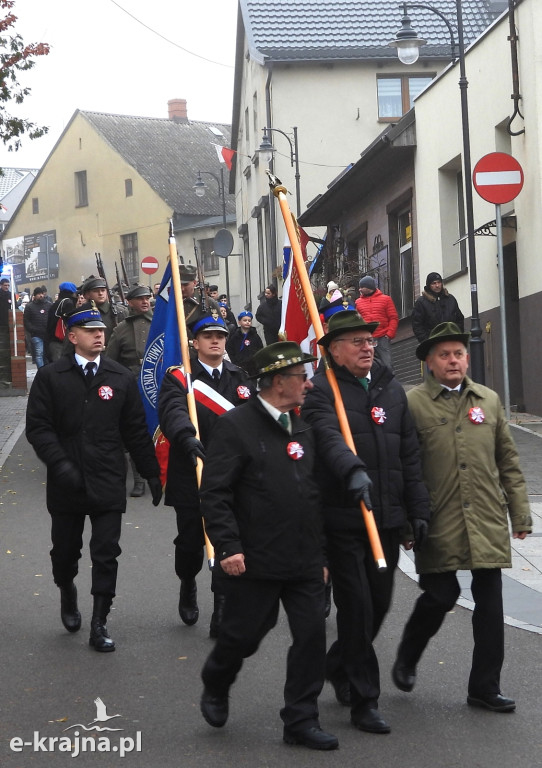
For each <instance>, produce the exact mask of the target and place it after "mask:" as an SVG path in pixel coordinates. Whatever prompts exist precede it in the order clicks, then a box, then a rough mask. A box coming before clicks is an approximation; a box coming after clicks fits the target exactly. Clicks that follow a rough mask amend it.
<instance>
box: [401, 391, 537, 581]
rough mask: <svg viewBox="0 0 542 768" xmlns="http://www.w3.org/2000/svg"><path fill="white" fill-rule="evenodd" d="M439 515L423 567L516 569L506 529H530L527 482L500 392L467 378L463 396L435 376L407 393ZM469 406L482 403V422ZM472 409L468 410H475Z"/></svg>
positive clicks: (419, 565) (421, 556) (422, 555)
mask: <svg viewBox="0 0 542 768" xmlns="http://www.w3.org/2000/svg"><path fill="white" fill-rule="evenodd" d="M407 397H408V405H409V408H410V411H411V413H412V416H413V419H414V422H415V424H416V431H417V433H418V439H419V442H420V450H421V458H422V466H423V476H424V481H425V484H426V485H427V488H428V490H429V493H430V496H431V505H432V509H433V514H432V517H431V520H430V522H429V537H428V539H427V542H426V543H425V544H424V546H423V550H422V551H421V552H418V553H417V554H416V570H417V571H418V573H440V572H443V571H456V570H473V569H477V568H510V567H511V566H512V562H511V548H510V534H509V530H508V517H507V514H508V515H510V520H511V527H512V531H514V532H519V531H527V532H529V533H530V532H531V516H530V508H529V500H528V497H527V488H526V485H525V480H524V478H523V475H522V473H521V470H520V467H519V458H518V454H517V450H516V445H515V443H514V440H513V438H512V435H511V434H510V429H509V427H508V424H507V422H506V419H505V416H504V411H503V408H502V405H501V402H500V400H499V397H498V395H497V393H496V392H493V390H491V389H488V388H487V387H484V386H482V385H480V384H476V383H474V382H473V381H471V380H470V379H469V378H468V377H467V378H465V381H464V388H463V390H462V392H461V394H459V393H457V392H449V391H448V390H446V389H443V388H442V387H441V386H440V384H439V383H438V382H437V381H436V380H435V379H434V378H433V377H430V378H428V379H427V381H425V382H424V383H423V384H421V385H420V386H418V387H415V388H414V389H412V390H410V392H408V394H407ZM471 408H480V409H481V413H479V418H480V421H479V422H477V421H476V413H472V412H471ZM469 414H470V415H469Z"/></svg>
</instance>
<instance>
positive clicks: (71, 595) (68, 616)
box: [60, 581, 81, 632]
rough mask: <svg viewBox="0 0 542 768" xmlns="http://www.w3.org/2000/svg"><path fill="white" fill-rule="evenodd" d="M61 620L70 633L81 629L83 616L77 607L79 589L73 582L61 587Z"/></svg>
mask: <svg viewBox="0 0 542 768" xmlns="http://www.w3.org/2000/svg"><path fill="white" fill-rule="evenodd" d="M60 618H61V619H62V623H63V624H64V626H65V628H66V629H67V630H68V632H77V631H78V630H80V629H81V614H80V613H79V609H78V607H77V587H76V586H75V584H74V583H73V581H71V582H70V583H69V584H66V586H65V587H60Z"/></svg>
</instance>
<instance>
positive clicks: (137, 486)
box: [130, 459, 145, 498]
mask: <svg viewBox="0 0 542 768" xmlns="http://www.w3.org/2000/svg"><path fill="white" fill-rule="evenodd" d="M130 464H131V465H132V474H133V476H134V487H133V488H132V491H131V493H130V496H133V497H134V498H139V497H140V496H144V495H145V480H144V479H143V478H142V477H141V475H140V474H139V472H138V471H137V469H136V465H135V462H134V461H133V459H130Z"/></svg>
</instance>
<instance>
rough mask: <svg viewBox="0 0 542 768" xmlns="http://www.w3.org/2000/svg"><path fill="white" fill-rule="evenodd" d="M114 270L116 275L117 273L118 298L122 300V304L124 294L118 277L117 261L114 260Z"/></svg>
mask: <svg viewBox="0 0 542 768" xmlns="http://www.w3.org/2000/svg"><path fill="white" fill-rule="evenodd" d="M115 272H116V275H117V285H118V287H119V295H120V300H121V301H122V303H123V304H124V305H126V297H125V295H124V289H123V287H122V281H121V279H120V275H119V268H118V265H117V262H115Z"/></svg>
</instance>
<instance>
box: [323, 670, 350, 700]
mask: <svg viewBox="0 0 542 768" xmlns="http://www.w3.org/2000/svg"><path fill="white" fill-rule="evenodd" d="M327 680H328V681H329V682H330V683H331V685H332V686H333V690H334V691H335V698H336V699H337V701H338V702H339V704H342V706H343V707H349V706H350V704H351V699H350V683H349V682H348V680H344V679H342V678H338V677H328V678H327Z"/></svg>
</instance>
